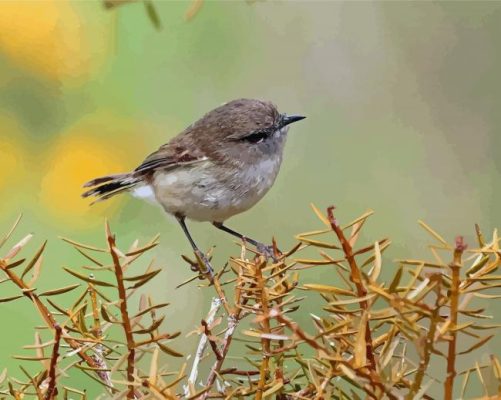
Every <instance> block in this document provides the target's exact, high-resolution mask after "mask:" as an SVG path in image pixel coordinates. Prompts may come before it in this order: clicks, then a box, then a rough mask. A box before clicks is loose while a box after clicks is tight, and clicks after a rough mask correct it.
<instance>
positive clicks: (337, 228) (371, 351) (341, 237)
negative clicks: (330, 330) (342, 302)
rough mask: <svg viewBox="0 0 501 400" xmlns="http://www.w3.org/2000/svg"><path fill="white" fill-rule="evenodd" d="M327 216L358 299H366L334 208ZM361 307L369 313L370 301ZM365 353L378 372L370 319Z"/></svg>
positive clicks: (329, 210) (349, 247) (359, 276)
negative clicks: (335, 216)
mask: <svg viewBox="0 0 501 400" xmlns="http://www.w3.org/2000/svg"><path fill="white" fill-rule="evenodd" d="M327 216H328V219H329V223H330V225H331V228H332V230H333V231H334V233H335V234H336V236H337V237H338V239H339V242H340V243H341V246H342V247H343V252H344V254H345V257H346V260H347V261H348V264H349V266H350V280H351V281H352V282H353V283H354V284H355V287H356V289H357V295H358V297H365V296H366V295H367V289H366V288H365V286H364V284H363V282H362V274H361V273H360V269H359V268H358V265H357V262H356V260H355V256H354V255H353V249H352V247H351V245H350V243H349V242H348V240H347V239H346V237H345V236H344V232H343V230H342V229H341V227H340V226H339V224H338V223H337V221H336V218H334V206H331V207H329V208H327ZM360 307H361V308H362V309H363V310H364V311H369V303H368V301H367V300H362V301H360ZM365 352H366V357H367V360H369V366H370V368H371V369H372V370H373V371H376V368H377V365H376V358H375V357H374V348H373V344H372V334H371V329H370V324H369V318H368V319H367V322H366V327H365Z"/></svg>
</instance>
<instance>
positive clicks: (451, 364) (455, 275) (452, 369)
mask: <svg viewBox="0 0 501 400" xmlns="http://www.w3.org/2000/svg"><path fill="white" fill-rule="evenodd" d="M465 249H466V245H465V244H464V242H463V238H462V237H461V236H458V237H457V238H456V248H455V249H454V258H453V261H452V263H451V264H450V265H449V267H450V269H451V273H452V283H451V291H450V293H451V294H450V298H451V314H450V319H451V325H450V335H451V339H450V341H449V347H448V351H447V377H446V379H445V383H444V391H445V394H444V399H445V400H452V397H453V394H454V378H455V377H456V375H457V372H456V342H457V331H456V327H457V322H458V304H459V286H460V284H461V277H460V275H459V272H460V269H461V257H462V255H463V252H464V250H465Z"/></svg>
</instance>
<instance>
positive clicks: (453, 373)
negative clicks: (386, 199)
mask: <svg viewBox="0 0 501 400" xmlns="http://www.w3.org/2000/svg"><path fill="white" fill-rule="evenodd" d="M314 211H315V213H316V214H317V216H318V217H319V220H320V223H322V224H323V225H324V227H323V229H318V230H315V231H312V232H307V233H303V234H300V235H298V236H297V239H298V242H299V243H298V244H297V245H296V246H295V247H294V248H293V249H291V250H290V251H288V252H287V253H284V254H282V253H280V252H279V251H278V249H277V246H276V245H275V246H274V248H275V258H276V259H277V261H275V262H271V261H267V260H266V259H265V258H264V257H262V256H261V255H259V254H253V253H250V252H249V249H247V248H246V247H245V245H244V244H243V245H242V247H241V254H240V255H239V257H235V258H230V260H229V261H228V263H227V264H226V265H224V266H223V267H222V268H220V269H217V268H216V269H215V271H216V272H215V274H214V275H207V273H204V271H207V270H208V269H207V268H206V266H205V265H203V263H204V261H202V258H201V257H197V259H196V260H190V259H189V258H188V257H184V259H185V260H187V261H188V262H189V264H190V266H191V268H192V270H194V271H198V272H197V275H196V276H194V278H193V279H190V280H188V281H187V282H185V283H183V284H188V283H191V284H193V282H194V281H197V278H199V279H202V283H201V284H199V285H198V289H197V288H196V287H192V288H190V290H204V291H210V292H212V295H213V300H212V302H211V306H210V310H209V312H208V314H207V315H206V316H204V317H202V318H201V323H200V326H199V327H198V329H196V331H195V333H196V334H198V335H199V343H198V346H197V347H196V349H193V351H192V354H191V355H190V356H189V357H188V358H187V361H186V363H184V364H183V365H182V366H181V368H180V369H179V370H178V371H174V372H172V371H171V372H167V365H160V362H159V359H160V358H159V354H160V353H161V352H163V353H166V354H168V355H169V356H172V357H181V356H182V354H180V353H179V352H178V350H176V348H175V347H173V344H172V343H170V342H171V341H172V339H174V338H175V337H177V336H178V335H179V332H169V333H164V332H163V331H162V330H161V325H162V322H163V321H164V318H165V317H164V315H163V313H162V311H163V309H164V307H166V306H167V304H154V303H153V302H152V299H151V298H150V297H149V296H147V295H145V294H142V295H140V296H139V301H138V303H139V304H134V303H136V302H134V301H133V298H132V297H131V296H132V295H133V294H134V293H135V292H137V291H138V290H142V289H141V288H142V287H143V285H147V284H148V282H150V281H151V280H153V279H159V278H158V273H159V272H160V268H159V267H156V264H155V263H154V262H151V263H150V264H149V265H148V266H147V268H146V270H145V271H143V272H141V273H140V272H138V271H137V270H134V268H135V265H136V264H137V262H136V260H137V259H138V258H139V257H141V256H143V255H144V254H145V253H148V252H149V251H151V250H152V249H153V248H154V247H155V246H156V245H157V244H158V239H157V238H154V239H153V240H152V241H150V242H149V243H146V244H144V245H142V246H139V244H138V243H137V242H135V243H133V244H132V246H131V247H130V248H129V250H127V251H122V250H120V249H119V248H118V247H117V244H116V241H115V237H114V235H113V234H112V233H111V232H110V229H109V227H108V225H106V231H105V245H104V246H102V247H95V246H90V245H84V244H80V243H77V242H74V241H72V240H68V239H65V240H66V242H68V243H69V244H70V245H72V246H73V247H74V248H75V249H76V250H77V251H78V252H79V253H80V254H81V255H82V257H84V258H85V260H86V261H88V262H90V264H91V265H88V266H86V267H85V269H84V270H82V269H76V268H64V269H65V270H66V272H67V273H68V274H70V275H71V277H72V278H74V279H76V280H77V281H78V283H75V284H71V285H68V286H65V287H62V288H58V289H53V290H49V291H45V292H39V291H38V290H37V289H36V288H35V283H36V281H37V279H38V277H39V275H40V271H41V265H42V258H43V251H44V248H45V244H42V245H41V247H40V249H39V250H38V251H37V252H36V254H35V255H34V256H33V257H32V258H31V260H29V261H27V260H25V259H22V258H21V259H18V254H20V252H21V250H22V249H23V247H24V246H25V245H26V243H27V242H28V241H29V240H30V239H31V235H29V236H27V237H25V238H24V239H22V240H21V241H20V242H19V243H17V244H16V245H14V246H13V247H12V248H11V250H9V251H8V252H7V253H6V255H5V256H4V257H3V258H1V259H0V269H1V270H2V272H3V273H4V275H5V279H4V281H3V282H4V284H7V283H9V282H10V283H11V284H13V285H15V286H17V287H18V288H19V291H20V292H19V295H17V296H13V297H8V298H2V299H0V301H1V302H9V301H15V300H17V299H19V298H21V297H26V298H27V299H29V300H30V301H31V302H32V303H33V305H34V307H35V308H36V309H37V310H38V312H39V314H40V317H41V320H42V321H43V322H44V325H45V328H46V329H45V330H41V329H40V328H36V330H35V340H34V344H32V345H29V346H26V349H28V350H30V351H32V352H33V355H31V356H22V357H18V358H19V359H20V360H21V361H22V364H23V365H24V364H26V363H28V362H32V363H33V362H34V363H38V364H39V365H40V369H39V372H38V373H35V374H33V373H30V372H29V371H28V369H29V368H25V367H23V366H22V367H21V373H22V374H23V377H22V379H18V378H15V377H14V376H13V375H12V374H11V373H10V374H7V372H6V371H4V372H3V373H2V374H1V376H0V380H1V382H2V384H3V389H2V392H1V393H3V396H4V398H7V397H13V398H24V397H26V396H28V395H32V396H35V397H36V398H38V399H55V398H56V397H64V398H67V397H69V396H71V397H72V398H76V397H78V396H80V397H81V398H86V394H85V390H79V389H74V388H70V387H68V386H66V385H65V377H66V376H68V375H71V374H72V373H73V372H72V371H74V370H77V369H78V370H79V371H82V372H83V373H85V374H87V376H88V377H89V379H91V380H93V381H97V382H99V383H100V384H101V385H102V386H103V390H104V395H103V397H104V398H114V399H119V398H128V399H146V398H157V399H183V398H184V399H209V398H226V399H229V398H255V399H258V400H259V399H265V398H276V399H278V400H284V399H357V398H374V399H383V398H389V399H401V398H405V399H416V398H425V399H431V398H433V396H432V395H431V393H443V395H440V397H438V398H445V399H452V398H457V397H460V398H465V396H466V395H467V394H468V395H471V393H469V392H468V389H469V387H470V385H471V383H472V382H476V383H480V386H481V387H482V388H483V391H484V392H483V393H479V394H478V395H481V396H482V395H483V396H484V397H485V398H487V397H488V396H492V398H495V396H499V395H501V364H500V363H499V360H498V358H497V357H496V355H491V356H490V358H489V363H488V364H481V363H480V362H474V363H473V364H472V365H467V366H465V362H464V360H463V358H462V357H464V355H466V354H470V353H474V352H476V354H479V353H478V350H479V349H481V348H482V347H483V346H484V345H485V344H486V343H487V342H488V341H489V340H490V339H491V338H492V337H493V334H492V333H487V334H486V333H484V332H491V331H492V330H494V329H496V328H498V326H497V325H494V324H486V323H484V322H482V321H485V320H486V319H487V318H490V316H489V315H487V314H486V311H485V310H484V308H483V307H481V306H477V305H475V304H474V302H475V301H482V300H484V299H497V298H499V297H501V295H500V294H499V293H498V292H497V291H498V289H499V287H500V286H501V285H500V284H499V280H501V276H499V275H496V271H497V270H498V268H499V265H500V262H501V261H500V251H499V239H498V237H497V231H494V233H493V235H492V238H491V239H490V240H486V239H485V238H484V236H483V234H482V233H481V231H480V228H479V227H476V236H477V242H478V243H477V244H476V245H475V246H474V248H471V249H468V248H467V246H466V244H465V243H464V240H463V238H462V237H457V238H456V240H455V242H454V243H452V244H450V243H448V242H447V241H446V240H444V239H443V238H442V237H441V236H440V235H439V234H438V233H436V232H435V231H434V230H433V229H431V228H430V227H429V226H428V225H426V224H425V223H422V222H421V225H422V227H423V228H424V229H425V230H426V231H427V232H428V233H429V234H430V235H431V237H432V238H433V241H434V244H432V245H431V246H430V250H431V258H429V259H428V258H426V259H422V260H420V259H419V260H418V259H405V260H399V261H397V265H396V266H395V265H388V267H386V263H387V261H385V258H384V257H383V253H384V252H385V251H387V250H388V248H389V246H390V241H389V240H388V239H382V240H375V241H373V242H372V243H368V244H364V245H358V242H359V241H360V240H361V239H360V237H361V235H360V233H361V231H362V229H363V227H364V225H365V223H366V222H367V220H368V218H369V217H370V216H371V215H372V212H367V213H365V214H363V215H362V216H360V217H359V218H356V219H355V220H354V221H353V222H351V223H349V224H346V225H344V226H343V225H341V224H340V223H339V222H338V220H337V219H336V218H335V216H334V208H332V207H331V208H329V209H328V210H327V213H326V214H323V213H322V212H320V211H319V210H318V209H316V208H314ZM18 222H19V221H18ZM16 225H17V222H16V224H15V226H14V228H15V227H16ZM14 228H13V229H11V231H10V232H9V233H8V234H7V235H6V237H5V238H4V240H2V241H1V242H0V247H1V246H2V245H4V244H5V243H6V242H7V241H8V240H9V238H10V237H11V236H12V232H13V231H14ZM307 249H309V250H307ZM312 249H315V250H316V253H317V254H318V257H314V258H305V257H304V256H303V257H301V254H302V253H303V254H304V252H306V251H308V252H310V253H311V250H312ZM142 258H144V256H143V257H142ZM206 258H209V259H210V257H209V256H207V257H206ZM392 264H393V262H392ZM305 269H308V270H311V269H323V271H324V273H323V276H324V277H325V276H327V277H328V278H327V279H326V280H324V281H321V282H319V281H310V280H309V279H305V281H304V282H303V281H302V278H301V271H302V270H305ZM326 269H327V271H331V274H328V273H326V272H325V270H326ZM388 271H389V273H388ZM110 273H111V274H110ZM110 276H111V277H112V279H110ZM308 276H311V274H308ZM199 282H200V281H199ZM203 282H205V283H203ZM82 289H83V290H82ZM79 290H80V291H79ZM70 292H71V293H76V294H75V296H74V297H75V299H74V300H73V301H72V302H71V303H70V304H65V305H64V306H63V305H62V304H60V303H59V302H58V301H56V300H55V297H56V296H58V295H61V294H64V293H70ZM63 297H65V298H67V297H68V295H65V296H63ZM134 298H135V297H134ZM318 299H321V300H322V301H323V302H324V304H323V305H320V307H318V301H317V300H318ZM305 302H311V304H312V305H316V306H317V308H318V310H317V311H316V312H315V313H314V314H312V319H311V322H305V321H307V319H305V318H304V315H303V316H302V318H298V317H300V316H301V314H300V312H301V308H300V307H301V306H302V305H303V304H304V303H305ZM310 308H311V305H310ZM200 315H201V316H203V315H204V314H203V313H202V311H200ZM243 320H247V322H246V323H245V324H243V323H242V321H243ZM112 331H113V332H115V334H111V332H112ZM117 335H118V337H117ZM48 336H50V337H48ZM178 340H179V339H178ZM178 340H177V341H175V342H174V343H177V342H178ZM236 341H239V342H243V343H244V344H245V348H246V350H241V347H238V346H237V347H235V346H234V343H235V342H236ZM235 349H237V350H235ZM230 354H231V356H232V357H231V359H230V358H229V357H228V355H230ZM235 359H237V360H235ZM470 359H471V358H470ZM164 364H166V363H164ZM431 366H434V368H435V370H434V373H433V374H431V373H430V368H431ZM437 366H442V367H443V368H442V371H443V372H442V373H440V374H437V373H436V371H437ZM30 370H31V369H30ZM460 378H461V380H462V382H457V381H458V380H460Z"/></svg>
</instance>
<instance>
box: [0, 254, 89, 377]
mask: <svg viewBox="0 0 501 400" xmlns="http://www.w3.org/2000/svg"><path fill="white" fill-rule="evenodd" d="M6 267H7V264H6V263H5V261H4V260H0V269H1V270H2V271H3V272H4V273H5V274H6V275H7V276H8V278H9V279H10V280H11V281H12V282H13V283H14V284H15V285H16V286H17V287H18V288H19V289H21V290H22V291H23V295H24V296H25V297H27V298H28V299H30V300H31V301H32V302H33V303H34V304H35V307H36V309H37V310H38V312H39V314H40V315H41V317H42V319H43V320H44V322H45V323H46V325H47V326H48V327H49V328H51V329H55V326H56V325H57V321H56V319H55V318H54V315H53V314H52V313H51V312H50V311H49V309H48V308H47V307H46V306H45V304H44V303H42V301H41V300H40V298H39V297H38V295H37V294H36V293H35V291H34V290H30V288H29V287H28V286H27V285H26V284H25V283H24V281H23V280H22V279H21V278H19V276H17V274H16V273H15V272H14V271H13V270H12V269H8V268H6ZM62 333H63V339H64V341H65V342H66V343H67V344H68V345H69V346H70V347H71V348H72V349H73V350H76V351H77V354H78V356H79V357H80V358H81V359H82V360H83V361H84V362H85V363H86V364H87V365H88V366H89V367H90V368H99V366H98V365H97V364H96V363H95V361H94V360H93V359H92V357H90V356H89V355H88V354H86V353H85V352H84V351H83V350H81V347H82V346H81V345H80V343H79V342H77V341H76V340H74V339H73V338H72V337H71V336H70V335H69V334H68V333H67V332H66V330H65V329H64V328H62Z"/></svg>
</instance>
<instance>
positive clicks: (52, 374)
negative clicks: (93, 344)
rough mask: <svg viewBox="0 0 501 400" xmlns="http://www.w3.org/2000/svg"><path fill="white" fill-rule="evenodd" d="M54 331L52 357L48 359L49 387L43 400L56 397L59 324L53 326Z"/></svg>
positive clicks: (59, 337) (59, 341)
mask: <svg viewBox="0 0 501 400" xmlns="http://www.w3.org/2000/svg"><path fill="white" fill-rule="evenodd" d="M54 330H55V335H54V346H53V347H52V356H51V358H50V367H49V372H48V379H49V385H48V387H47V392H46V393H45V400H53V399H55V398H56V396H57V386H56V370H57V359H58V358H59V345H60V343H61V333H62V329H61V327H60V326H59V324H57V323H56V324H55V325H54Z"/></svg>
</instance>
